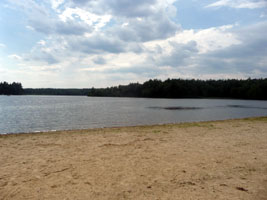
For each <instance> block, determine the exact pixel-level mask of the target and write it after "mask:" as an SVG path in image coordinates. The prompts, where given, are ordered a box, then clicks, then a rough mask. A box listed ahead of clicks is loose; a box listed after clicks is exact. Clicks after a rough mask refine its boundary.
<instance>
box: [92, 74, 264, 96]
mask: <svg viewBox="0 0 267 200" xmlns="http://www.w3.org/2000/svg"><path fill="white" fill-rule="evenodd" d="M88 95H89V96H109V97H148V98H233V99H259V100H267V79H247V80H235V79H233V80H194V79H192V80H183V79H167V80H165V81H161V80H157V79H154V80H149V81H146V82H145V83H143V84H139V83H131V84H129V85H125V86H122V85H120V86H117V87H109V88H102V89H95V88H92V89H91V90H90V92H89V94H88Z"/></svg>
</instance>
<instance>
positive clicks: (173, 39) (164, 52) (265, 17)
mask: <svg viewBox="0 0 267 200" xmlns="http://www.w3.org/2000/svg"><path fill="white" fill-rule="evenodd" d="M249 77H250V78H267V0H1V1H0V82H2V81H7V82H14V81H15V82H20V83H22V85H23V87H24V88H91V87H95V88H99V87H110V86H116V85H125V84H129V83H136V82H139V83H143V82H144V81H147V80H149V79H161V80H165V79H168V78H182V79H203V80H206V79H232V78H235V79H246V78H249Z"/></svg>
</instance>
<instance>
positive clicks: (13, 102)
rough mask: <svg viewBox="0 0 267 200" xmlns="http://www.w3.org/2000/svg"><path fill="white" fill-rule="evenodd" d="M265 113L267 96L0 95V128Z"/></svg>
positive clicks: (46, 128)
mask: <svg viewBox="0 0 267 200" xmlns="http://www.w3.org/2000/svg"><path fill="white" fill-rule="evenodd" d="M254 116H267V101H252V100H229V99H149V98H110V97H86V96H0V134H4V133H21V132H38V131H51V130H70V129H87V128H101V127H116V126H134V125H150V124H164V123H175V122H192V121H207V120H222V119H232V118H244V117H254Z"/></svg>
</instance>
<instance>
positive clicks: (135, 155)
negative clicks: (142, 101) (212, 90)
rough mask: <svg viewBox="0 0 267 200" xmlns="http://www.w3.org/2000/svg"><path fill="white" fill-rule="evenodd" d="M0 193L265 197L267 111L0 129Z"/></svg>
mask: <svg viewBox="0 0 267 200" xmlns="http://www.w3.org/2000/svg"><path fill="white" fill-rule="evenodd" d="M0 199H94V200H95V199H114V200H115V199H116V200H117V199H135V200H141V199H153V200H154V199H192V200H196V199H203V200H204V199H205V200H209V199H212V200H214V199H216V200H220V199H224V200H225V199H229V200H230V199H231V200H235V199H242V200H246V199H253V200H254V199H255V200H263V199H267V118H254V119H242V120H227V121H218V122H201V123H185V124H174V125H159V126H142V127H125V128H105V129H94V130H82V131H61V132H51V133H38V134H36V133H35V134H20V135H5V136H0Z"/></svg>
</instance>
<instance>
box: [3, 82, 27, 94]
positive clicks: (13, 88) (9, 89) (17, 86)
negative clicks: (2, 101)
mask: <svg viewBox="0 0 267 200" xmlns="http://www.w3.org/2000/svg"><path fill="white" fill-rule="evenodd" d="M21 94H23V88H22V85H21V83H15V82H13V83H12V84H8V83H7V82H1V83H0V95H21Z"/></svg>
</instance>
